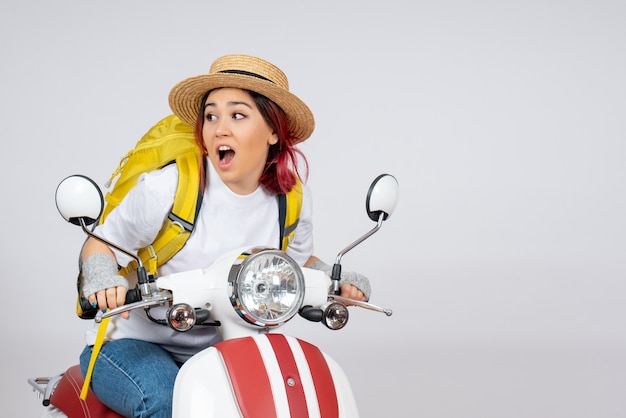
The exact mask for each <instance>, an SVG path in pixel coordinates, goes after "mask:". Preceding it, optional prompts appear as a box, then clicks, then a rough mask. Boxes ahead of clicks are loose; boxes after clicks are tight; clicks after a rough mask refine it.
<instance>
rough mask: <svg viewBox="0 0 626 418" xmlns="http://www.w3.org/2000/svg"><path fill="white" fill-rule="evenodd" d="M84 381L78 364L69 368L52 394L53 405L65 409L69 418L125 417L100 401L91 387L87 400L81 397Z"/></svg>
mask: <svg viewBox="0 0 626 418" xmlns="http://www.w3.org/2000/svg"><path fill="white" fill-rule="evenodd" d="M84 381H85V379H84V378H83V375H82V373H81V372H80V367H79V366H78V364H76V365H74V366H72V367H70V368H69V369H67V370H66V371H65V373H64V374H63V377H62V378H61V380H60V381H59V383H58V384H57V386H56V387H55V388H54V392H52V395H51V396H50V402H51V403H52V405H54V406H56V407H57V408H58V409H60V410H61V411H63V412H64V413H65V415H67V416H68V418H123V417H122V415H120V414H118V413H117V412H115V411H113V410H112V409H109V408H108V407H107V406H106V405H104V404H103V403H102V402H100V400H99V399H98V398H97V397H96V395H94V394H93V392H92V391H91V389H89V392H88V394H87V399H86V400H84V401H83V400H82V399H80V392H81V390H82V388H83V382H84Z"/></svg>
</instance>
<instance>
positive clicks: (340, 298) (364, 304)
mask: <svg viewBox="0 0 626 418" xmlns="http://www.w3.org/2000/svg"><path fill="white" fill-rule="evenodd" d="M328 299H329V300H335V301H337V302H342V303H344V304H346V305H354V306H359V307H361V308H365V309H369V310H371V311H376V312H382V313H384V314H385V315H387V316H391V315H393V311H392V310H391V309H385V308H381V307H380V306H376V305H372V304H371V303H368V302H363V301H360V300H356V299H350V298H344V297H343V296H339V295H333V294H330V295H328Z"/></svg>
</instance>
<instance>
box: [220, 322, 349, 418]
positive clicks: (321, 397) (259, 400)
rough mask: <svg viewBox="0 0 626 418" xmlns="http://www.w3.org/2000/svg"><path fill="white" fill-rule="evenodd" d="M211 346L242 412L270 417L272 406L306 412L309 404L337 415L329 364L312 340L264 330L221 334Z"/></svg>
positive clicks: (327, 415) (330, 417)
mask: <svg viewBox="0 0 626 418" xmlns="http://www.w3.org/2000/svg"><path fill="white" fill-rule="evenodd" d="M266 342H267V343H266ZM215 348H216V349H217V350H218V351H219V352H220V354H221V356H222V358H223V360H224V364H225V365H226V368H227V369H228V376H229V378H230V381H231V384H232V388H233V391H234V393H235V396H236V398H237V403H238V405H239V408H240V411H241V414H242V416H243V417H244V418H261V417H262V418H274V417H276V416H277V413H276V408H277V407H278V408H283V409H286V408H288V409H289V415H290V416H292V417H302V418H306V417H308V416H309V408H313V409H316V410H317V409H318V408H319V413H320V415H321V417H323V418H336V417H337V416H338V414H339V409H338V403H337V394H336V392H335V386H334V383H333V378H332V375H331V372H330V369H329V367H328V364H327V363H326V359H325V358H324V355H323V354H322V352H321V351H320V350H319V349H318V348H317V347H315V346H314V345H311V344H309V343H307V342H305V341H302V340H299V339H297V338H292V337H289V338H288V337H285V336H284V335H282V334H267V335H265V336H259V337H257V338H253V337H243V338H237V339H232V340H227V341H224V342H221V343H219V344H216V345H215ZM268 353H269V354H268ZM264 358H265V361H264ZM271 382H273V384H274V388H272V383H271ZM307 382H308V383H307ZM307 388H308V389H307ZM307 390H308V392H309V393H305V392H306V391H307ZM311 403H312V404H314V405H310V404H311Z"/></svg>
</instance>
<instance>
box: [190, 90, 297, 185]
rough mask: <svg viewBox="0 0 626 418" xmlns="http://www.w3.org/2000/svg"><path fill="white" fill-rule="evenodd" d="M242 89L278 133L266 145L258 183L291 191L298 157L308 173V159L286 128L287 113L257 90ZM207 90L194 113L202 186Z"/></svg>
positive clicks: (294, 180) (287, 127) (287, 124)
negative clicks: (203, 131) (266, 150)
mask: <svg viewBox="0 0 626 418" xmlns="http://www.w3.org/2000/svg"><path fill="white" fill-rule="evenodd" d="M244 91H245V92H247V93H248V94H249V95H250V97H252V99H253V100H254V103H255V104H256V107H257V108H258V109H259V112H261V115H262V116H263V119H264V120H265V122H266V123H267V124H268V126H269V127H270V129H272V130H273V131H274V133H276V135H277V136H278V142H276V144H274V145H271V146H270V149H269V153H268V155H267V161H266V162H265V169H264V170H263V173H262V174H261V178H260V179H259V183H261V185H263V187H265V188H266V189H267V190H268V191H270V192H272V193H276V194H286V193H288V192H289V191H291V189H292V188H293V186H294V185H295V184H296V178H295V177H294V176H298V178H300V179H301V180H302V176H301V175H300V170H299V169H298V157H301V158H302V162H303V163H304V168H305V173H307V174H308V168H309V165H308V161H307V159H306V157H305V155H304V154H303V153H302V151H301V150H300V149H298V148H297V147H296V145H295V144H296V143H297V142H298V139H299V138H296V137H294V136H293V135H292V134H291V132H290V131H289V123H288V121H287V115H285V112H283V110H282V109H281V108H280V107H279V106H278V105H277V104H276V103H274V102H273V101H271V100H270V99H268V98H267V97H265V96H263V95H262V94H259V93H257V92H254V91H250V90H244ZM209 93H211V91H208V92H207V93H206V94H205V95H204V96H203V97H202V101H201V102H200V104H201V105H200V111H199V112H198V119H197V121H196V143H197V144H198V147H200V150H201V153H200V159H201V161H200V181H201V182H202V186H203V187H204V180H205V176H206V173H205V170H204V158H205V156H206V155H207V154H208V151H207V149H206V146H205V145H204V139H203V138H202V128H203V126H204V108H203V106H202V105H203V104H204V103H205V102H206V98H207V97H208V95H209Z"/></svg>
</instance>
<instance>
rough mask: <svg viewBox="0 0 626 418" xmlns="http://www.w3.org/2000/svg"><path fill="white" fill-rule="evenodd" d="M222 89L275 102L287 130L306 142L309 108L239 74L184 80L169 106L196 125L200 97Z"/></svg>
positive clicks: (311, 125)
mask: <svg viewBox="0 0 626 418" xmlns="http://www.w3.org/2000/svg"><path fill="white" fill-rule="evenodd" d="M223 87H231V88H239V89H244V90H251V91H254V92H257V93H259V94H262V95H263V96H265V97H267V98H268V99H270V100H272V101H273V102H274V103H276V104H277V105H278V106H280V108H281V109H282V110H283V112H285V114H286V115H287V121H288V124H289V131H290V132H291V134H292V135H293V136H294V137H296V138H298V141H297V142H301V141H304V140H306V139H307V138H309V137H310V136H311V134H312V133H313V129H314V128H315V119H314V118H313V113H312V112H311V109H309V107H308V106H307V105H306V104H305V103H304V102H303V101H302V100H300V99H299V98H298V97H297V96H296V95H294V94H293V93H291V92H289V91H288V90H285V89H283V88H280V87H278V86H277V85H276V84H274V83H272V82H271V81H266V80H263V79H260V78H256V77H253V76H246V75H241V74H202V75H198V76H195V77H190V78H187V79H185V80H183V81H181V82H180V83H178V84H176V85H175V86H174V87H173V88H172V90H171V91H170V95H169V104H170V107H171V109H172V111H173V112H174V114H175V115H176V116H178V117H179V118H180V119H182V120H183V121H184V122H185V123H187V124H189V125H191V126H195V124H196V120H197V118H198V113H199V112H200V107H201V105H202V104H201V103H200V102H201V101H202V97H203V96H204V95H205V94H206V92H208V91H210V90H213V89H217V88H223Z"/></svg>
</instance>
